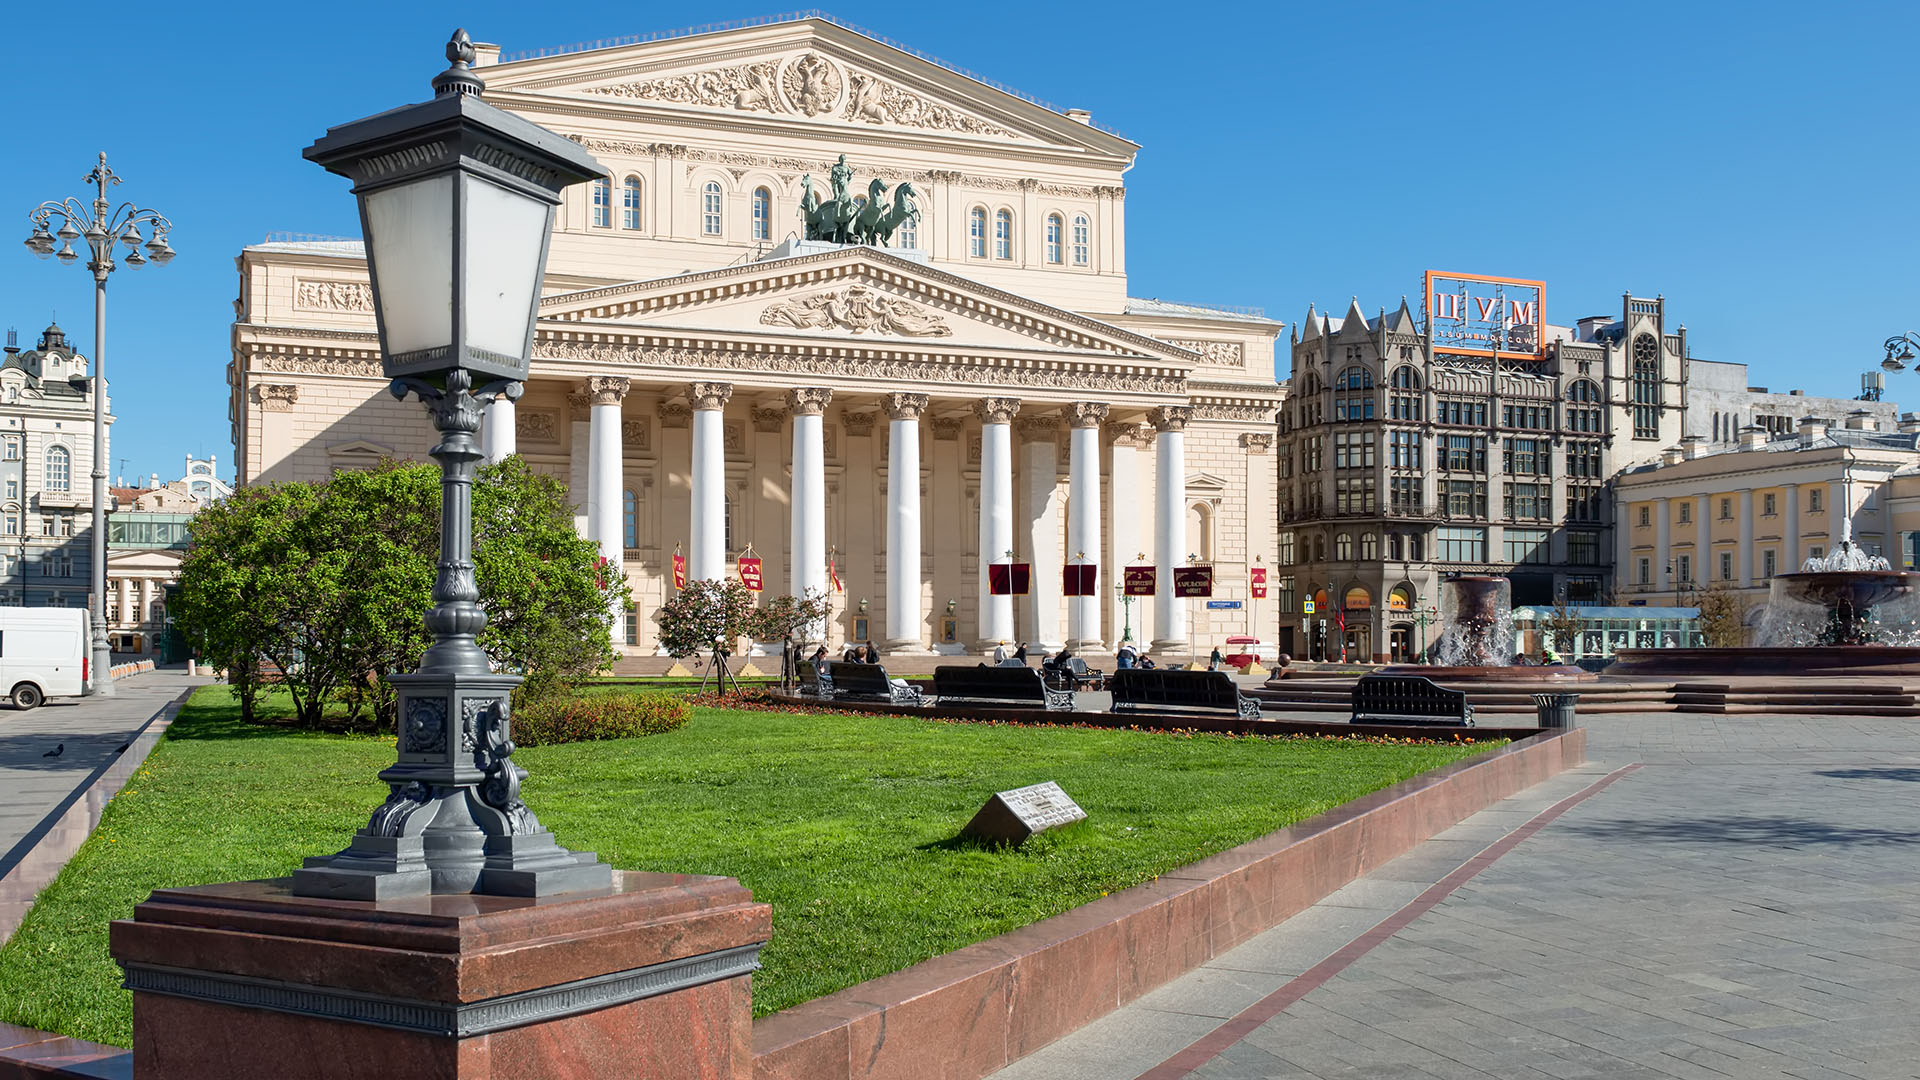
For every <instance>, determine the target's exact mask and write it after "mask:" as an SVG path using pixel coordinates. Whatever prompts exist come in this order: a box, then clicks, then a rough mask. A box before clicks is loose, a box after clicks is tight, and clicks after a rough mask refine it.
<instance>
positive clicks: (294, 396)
mask: <svg viewBox="0 0 1920 1080" xmlns="http://www.w3.org/2000/svg"><path fill="white" fill-rule="evenodd" d="M253 400H254V401H256V402H259V404H260V411H262V412H292V411H293V406H294V403H295V402H297V401H299V400H300V388H299V387H297V386H288V385H285V384H280V383H260V384H258V385H256V386H255V387H254V388H253Z"/></svg>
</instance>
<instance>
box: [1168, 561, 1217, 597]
mask: <svg viewBox="0 0 1920 1080" xmlns="http://www.w3.org/2000/svg"><path fill="white" fill-rule="evenodd" d="M1173 595H1175V596H1188V597H1198V596H1212V595H1213V567H1211V566H1176V567H1174V568H1173Z"/></svg>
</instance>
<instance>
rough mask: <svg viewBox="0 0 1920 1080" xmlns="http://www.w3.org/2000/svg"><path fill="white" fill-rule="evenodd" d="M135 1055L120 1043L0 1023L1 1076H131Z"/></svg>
mask: <svg viewBox="0 0 1920 1080" xmlns="http://www.w3.org/2000/svg"><path fill="white" fill-rule="evenodd" d="M132 1076H133V1055H131V1054H129V1053H127V1052H126V1051H125V1050H122V1049H121V1048H119V1047H117V1046H103V1045H101V1044H100V1043H91V1042H86V1041H85V1040H82V1039H69V1038H67V1037H66V1036H64V1035H55V1034H53V1033H52V1032H50V1031H35V1030H34V1029H32V1028H23V1027H15V1026H14V1025H12V1024H0V1080H130V1078H131V1077H132Z"/></svg>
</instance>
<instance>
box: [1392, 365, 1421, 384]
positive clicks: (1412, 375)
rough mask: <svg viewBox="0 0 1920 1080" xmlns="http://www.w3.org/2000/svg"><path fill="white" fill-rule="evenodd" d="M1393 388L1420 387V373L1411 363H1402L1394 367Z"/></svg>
mask: <svg viewBox="0 0 1920 1080" xmlns="http://www.w3.org/2000/svg"><path fill="white" fill-rule="evenodd" d="M1393 388H1394V389H1395V390H1418V389H1420V373H1419V372H1418V371H1415V370H1414V369H1413V365H1411V364H1402V365H1400V366H1399V367H1397V368H1394V369H1393Z"/></svg>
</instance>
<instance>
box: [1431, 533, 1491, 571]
mask: <svg viewBox="0 0 1920 1080" xmlns="http://www.w3.org/2000/svg"><path fill="white" fill-rule="evenodd" d="M1437 540H1438V541H1439V545H1440V551H1439V556H1440V561H1441V562H1466V563H1483V562H1486V561H1487V530H1485V529H1462V528H1454V527H1443V528H1441V529H1440V530H1438V535H1437Z"/></svg>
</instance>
